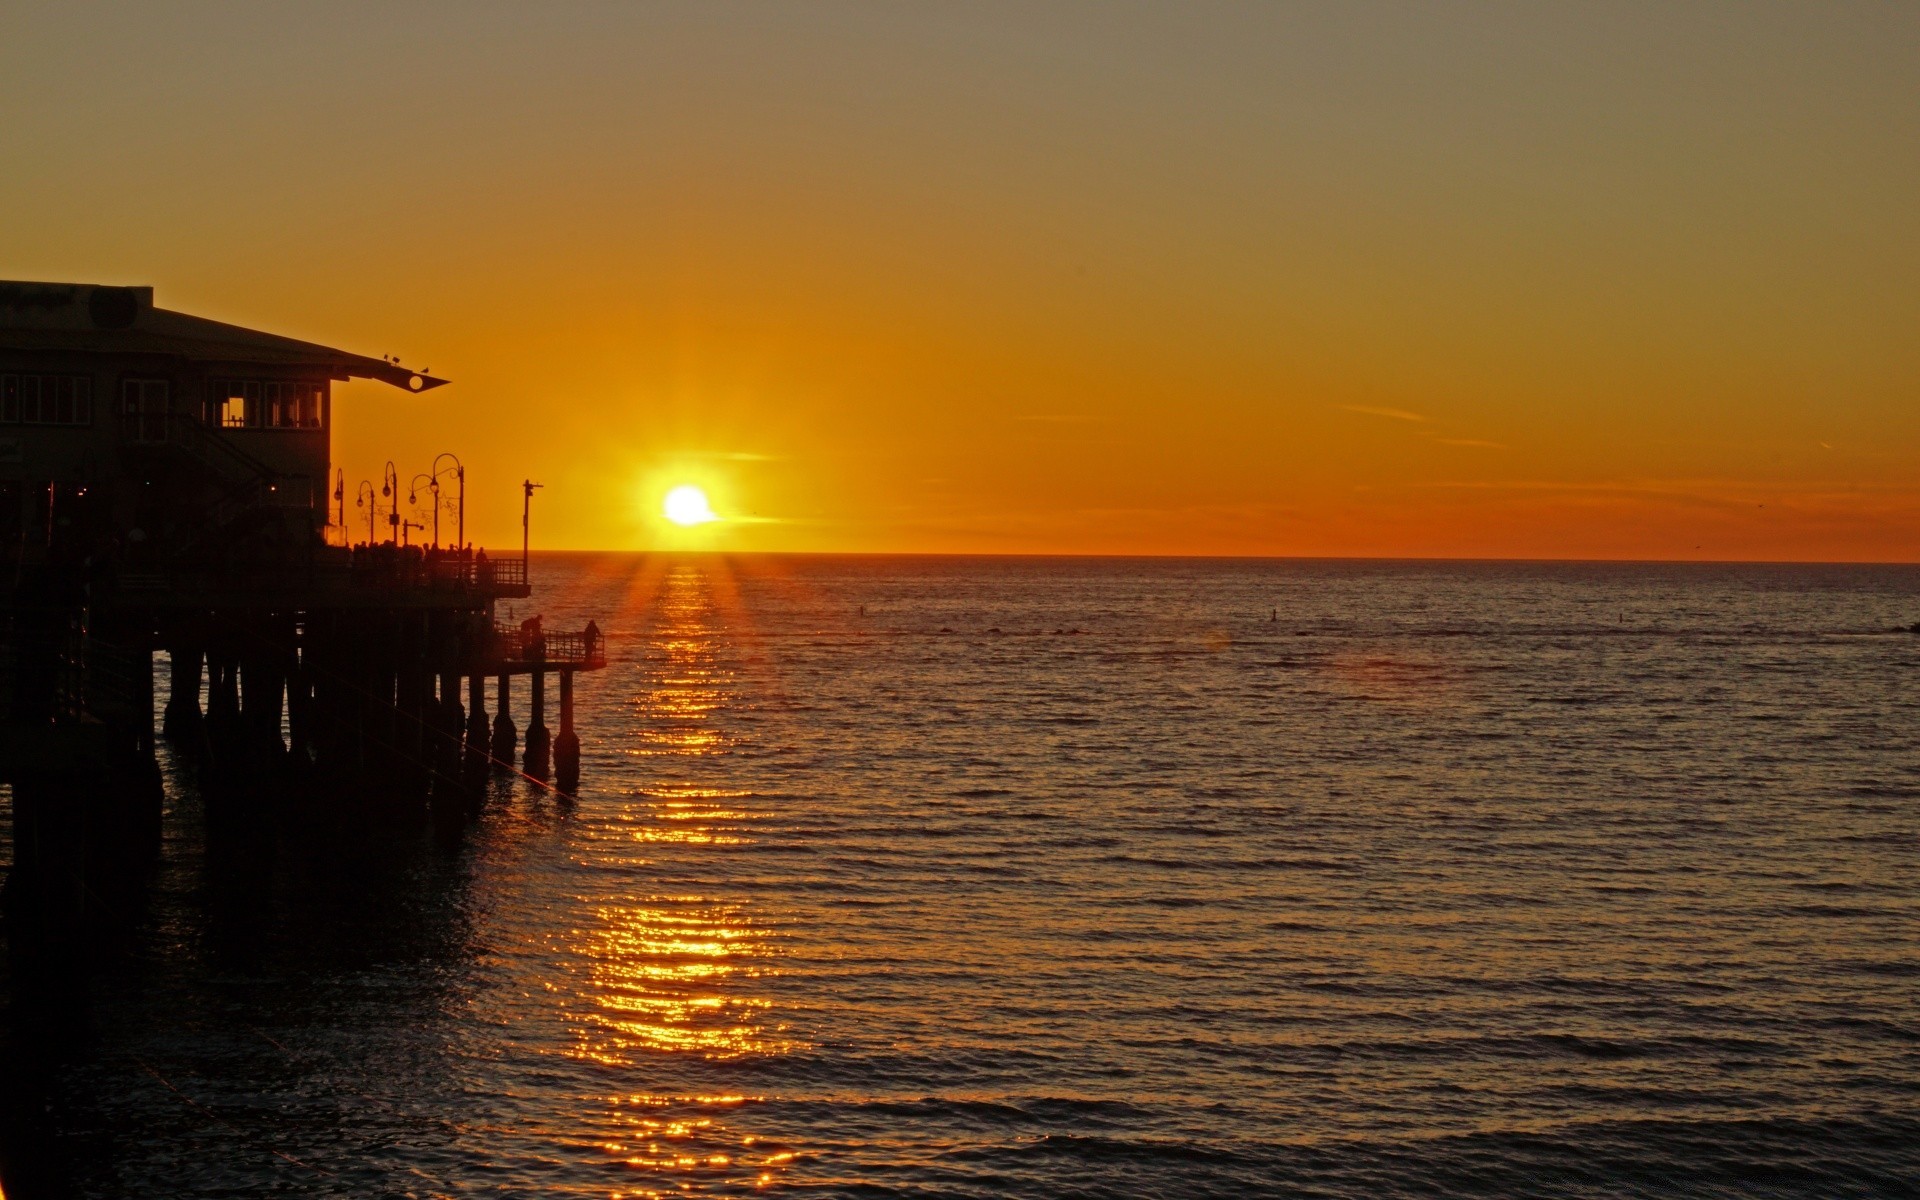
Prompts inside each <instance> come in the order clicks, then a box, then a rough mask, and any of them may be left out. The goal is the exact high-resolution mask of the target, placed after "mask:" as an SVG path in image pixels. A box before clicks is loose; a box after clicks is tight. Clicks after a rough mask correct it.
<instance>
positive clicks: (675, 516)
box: [661, 483, 720, 525]
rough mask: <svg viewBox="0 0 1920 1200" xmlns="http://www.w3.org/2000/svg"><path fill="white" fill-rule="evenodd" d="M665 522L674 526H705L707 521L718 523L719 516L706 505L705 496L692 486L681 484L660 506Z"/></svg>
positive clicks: (669, 493) (710, 506) (711, 507)
mask: <svg viewBox="0 0 1920 1200" xmlns="http://www.w3.org/2000/svg"><path fill="white" fill-rule="evenodd" d="M661 508H662V511H663V512H665V513H666V517H667V520H669V521H672V522H673V523H674V524H675V525H705V524H706V523H707V522H708V521H718V520H719V519H720V516H719V514H718V513H716V512H714V511H713V506H712V505H711V504H708V503H707V494H706V493H705V492H703V491H701V490H700V489H699V488H697V487H694V486H693V485H692V484H690V483H689V484H682V485H680V486H679V487H677V488H674V489H673V490H672V491H670V492H668V493H667V499H666V502H665V503H664V504H663V505H662V506H661Z"/></svg>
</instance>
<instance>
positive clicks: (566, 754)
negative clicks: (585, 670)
mask: <svg viewBox="0 0 1920 1200" xmlns="http://www.w3.org/2000/svg"><path fill="white" fill-rule="evenodd" d="M553 773H554V782H555V783H557V784H558V785H559V787H560V790H561V791H563V792H566V793H568V794H569V795H571V794H572V793H573V792H574V791H576V790H578V789H579V787H580V735H579V734H577V733H575V732H574V731H573V672H572V671H566V670H563V671H561V672H560V736H559V737H557V738H555V739H554V741H553Z"/></svg>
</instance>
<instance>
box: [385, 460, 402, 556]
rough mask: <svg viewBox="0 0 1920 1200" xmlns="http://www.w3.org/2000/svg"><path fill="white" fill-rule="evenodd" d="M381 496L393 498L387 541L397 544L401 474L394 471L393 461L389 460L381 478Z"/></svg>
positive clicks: (388, 515) (388, 514)
mask: <svg viewBox="0 0 1920 1200" xmlns="http://www.w3.org/2000/svg"><path fill="white" fill-rule="evenodd" d="M380 494H381V495H382V496H390V497H392V500H391V501H390V503H391V504H392V507H391V508H389V509H388V510H387V541H389V542H397V541H399V540H400V472H398V471H396V470H394V467H393V460H392V459H388V460H387V465H386V468H385V469H384V471H383V473H382V474H381V476H380Z"/></svg>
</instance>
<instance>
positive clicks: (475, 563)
mask: <svg viewBox="0 0 1920 1200" xmlns="http://www.w3.org/2000/svg"><path fill="white" fill-rule="evenodd" d="M348 572H349V576H350V578H351V579H352V581H353V583H354V584H355V585H356V586H365V587H399V588H433V589H443V590H448V591H457V590H462V589H468V588H471V589H474V590H478V591H506V590H517V589H522V588H525V587H526V586H527V565H526V564H525V563H523V562H521V561H520V560H519V559H517V558H501V559H492V558H486V557H484V556H482V555H477V554H471V553H469V552H467V551H465V550H435V549H431V548H423V547H420V546H395V545H392V544H391V543H385V542H382V543H376V544H374V545H371V546H367V545H360V546H355V547H353V548H352V549H351V551H350V557H349V558H348Z"/></svg>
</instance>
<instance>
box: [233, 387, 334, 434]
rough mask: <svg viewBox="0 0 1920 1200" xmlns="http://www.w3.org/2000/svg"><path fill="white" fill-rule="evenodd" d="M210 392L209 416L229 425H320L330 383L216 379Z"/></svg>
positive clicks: (284, 426) (291, 426) (243, 426)
mask: <svg viewBox="0 0 1920 1200" xmlns="http://www.w3.org/2000/svg"><path fill="white" fill-rule="evenodd" d="M207 395H208V402H207V411H208V419H209V420H210V421H212V422H213V423H215V424H218V425H220V426H221V427H223V428H226V429H319V428H320V427H321V420H320V417H321V412H322V410H323V400H324V398H325V396H326V385H325V384H323V383H300V382H291V381H288V380H281V379H216V380H213V381H212V382H211V383H210V384H209V385H208V388H207Z"/></svg>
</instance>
